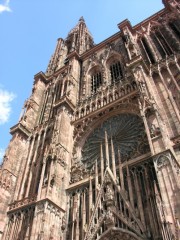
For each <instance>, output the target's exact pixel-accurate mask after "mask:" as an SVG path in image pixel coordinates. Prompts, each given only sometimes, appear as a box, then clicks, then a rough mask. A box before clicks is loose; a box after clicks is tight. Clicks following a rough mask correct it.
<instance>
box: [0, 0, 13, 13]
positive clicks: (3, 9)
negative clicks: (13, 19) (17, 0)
mask: <svg viewBox="0 0 180 240" xmlns="http://www.w3.org/2000/svg"><path fill="white" fill-rule="evenodd" d="M9 2H10V0H5V2H4V4H0V13H2V12H11V9H10V7H9Z"/></svg>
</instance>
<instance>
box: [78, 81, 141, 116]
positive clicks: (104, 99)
mask: <svg viewBox="0 0 180 240" xmlns="http://www.w3.org/2000/svg"><path fill="white" fill-rule="evenodd" d="M136 90H137V85H136V82H135V81H134V80H132V79H131V80H129V79H127V80H125V81H121V82H118V83H115V84H113V85H108V86H101V87H99V89H98V91H97V93H96V94H94V95H91V96H89V97H87V98H86V99H83V100H81V101H80V102H79V104H78V106H77V108H76V111H75V116H74V121H76V120H78V119H79V118H82V117H84V116H86V115H88V114H90V113H92V112H94V111H96V110H98V109H100V108H102V107H104V106H106V105H108V104H110V103H112V102H114V101H116V100H118V99H121V98H123V97H125V96H128V95H129V94H131V93H132V92H134V91H136Z"/></svg>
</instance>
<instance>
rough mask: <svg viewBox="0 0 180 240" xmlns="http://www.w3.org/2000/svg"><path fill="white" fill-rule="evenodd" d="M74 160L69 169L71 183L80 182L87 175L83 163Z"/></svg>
mask: <svg viewBox="0 0 180 240" xmlns="http://www.w3.org/2000/svg"><path fill="white" fill-rule="evenodd" d="M74 160H75V161H74V164H73V166H72V167H71V183H74V182H77V181H80V180H82V179H83V178H85V177H87V176H88V174H89V172H88V170H87V169H86V168H85V166H84V164H83V163H81V162H80V161H79V160H77V159H74Z"/></svg>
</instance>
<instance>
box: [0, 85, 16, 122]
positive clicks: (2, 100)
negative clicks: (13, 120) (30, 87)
mask: <svg viewBox="0 0 180 240" xmlns="http://www.w3.org/2000/svg"><path fill="white" fill-rule="evenodd" d="M14 98H15V95H14V94H13V93H10V92H8V91H6V90H2V89H0V125H1V124H4V123H6V122H7V121H8V120H9V116H10V113H11V102H12V100H13V99H14Z"/></svg>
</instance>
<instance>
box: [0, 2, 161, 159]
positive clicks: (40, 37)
mask: <svg viewBox="0 0 180 240" xmlns="http://www.w3.org/2000/svg"><path fill="white" fill-rule="evenodd" d="M163 7H164V6H163V4H162V1H161V0H126V1H124V0H96V1H93V0H29V1H28V0H0V29H1V37H0V159H1V158H2V155H3V152H4V150H5V149H6V147H7V145H8V142H9V140H10V138H11V135H10V134H9V128H10V127H12V126H13V125H15V124H16V123H17V122H18V119H19V116H20V112H21V109H22V106H23V104H24V101H25V100H26V99H27V98H28V97H29V95H30V93H31V88H32V84H33V77H34V75H35V74H36V73H38V72H40V71H45V70H46V67H47V64H48V61H49V59H50V56H51V55H52V54H53V51H54V49H55V45H56V40H57V38H59V37H62V38H66V36H67V34H68V32H69V31H70V30H71V29H72V28H73V27H74V26H75V25H76V24H77V22H78V20H79V18H80V17H81V16H83V17H84V19H85V21H86V24H87V26H88V28H89V30H90V32H91V33H92V35H93V37H94V41H95V43H99V42H101V41H103V40H104V39H106V38H108V37H110V36H111V35H113V34H114V33H116V32H117V31H118V27H117V24H118V23H120V22H121V21H123V20H124V19H126V18H128V19H129V20H130V22H131V24H132V25H135V24H137V23H139V22H140V21H142V20H144V19H145V18H147V17H149V16H151V15H152V14H154V13H155V12H157V11H159V10H160V9H162V8H163Z"/></svg>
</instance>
